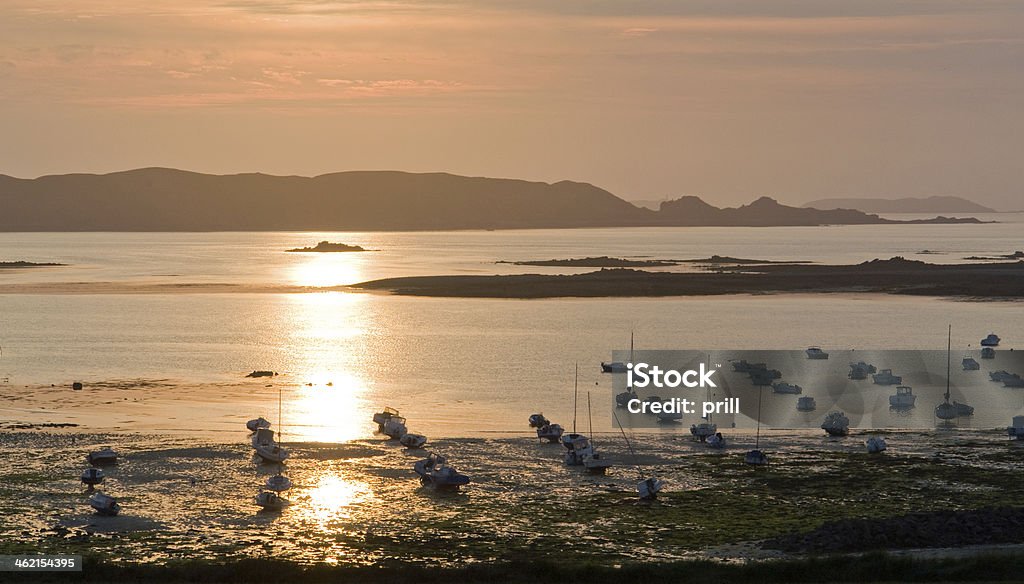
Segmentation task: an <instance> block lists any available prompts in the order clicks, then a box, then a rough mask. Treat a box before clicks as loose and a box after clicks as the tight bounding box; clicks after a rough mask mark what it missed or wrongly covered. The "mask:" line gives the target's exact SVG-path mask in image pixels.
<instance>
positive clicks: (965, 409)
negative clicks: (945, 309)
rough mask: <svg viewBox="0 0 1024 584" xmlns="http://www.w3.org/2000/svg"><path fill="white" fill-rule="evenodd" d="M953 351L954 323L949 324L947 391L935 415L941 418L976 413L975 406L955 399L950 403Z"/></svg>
mask: <svg viewBox="0 0 1024 584" xmlns="http://www.w3.org/2000/svg"><path fill="white" fill-rule="evenodd" d="M952 352H953V325H949V332H948V336H947V338H946V393H945V394H943V395H944V398H945V399H944V400H943V402H942V403H941V404H939V405H937V406H935V417H936V418H938V419H940V420H952V419H955V418H959V417H961V416H971V415H974V408H973V407H971V406H969V405H967V404H962V403H960V402H956V401H954V402H953V403H949V378H950V373H951V372H950V355H951V354H952Z"/></svg>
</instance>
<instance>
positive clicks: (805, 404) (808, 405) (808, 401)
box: [796, 395, 818, 412]
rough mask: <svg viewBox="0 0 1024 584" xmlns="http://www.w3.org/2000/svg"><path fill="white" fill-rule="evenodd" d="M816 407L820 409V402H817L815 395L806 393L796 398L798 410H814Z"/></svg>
mask: <svg viewBox="0 0 1024 584" xmlns="http://www.w3.org/2000/svg"><path fill="white" fill-rule="evenodd" d="M816 409H818V404H817V403H815V401H814V398H813V397H810V396H806V395H805V396H803V397H801V398H799V399H797V400H796V410H797V411H798V412H813V411H814V410H816Z"/></svg>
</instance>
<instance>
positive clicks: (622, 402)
mask: <svg viewBox="0 0 1024 584" xmlns="http://www.w3.org/2000/svg"><path fill="white" fill-rule="evenodd" d="M639 398H640V396H638V395H637V394H636V392H635V391H633V388H632V387H628V388H626V391H624V392H622V393H620V394H618V395H616V396H615V405H617V406H618V407H620V408H624V407H626V406H627V405H629V402H630V401H631V400H634V399H639Z"/></svg>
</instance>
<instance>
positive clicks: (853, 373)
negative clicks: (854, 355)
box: [847, 361, 878, 380]
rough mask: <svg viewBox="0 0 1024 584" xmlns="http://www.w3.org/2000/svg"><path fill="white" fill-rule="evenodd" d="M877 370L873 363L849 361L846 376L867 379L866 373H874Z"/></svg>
mask: <svg viewBox="0 0 1024 584" xmlns="http://www.w3.org/2000/svg"><path fill="white" fill-rule="evenodd" d="M877 371H878V370H877V369H875V366H874V365H871V364H870V363H865V362H864V361H858V362H857V363H850V373H848V374H847V377H849V378H850V379H854V380H860V379H867V378H868V375H871V374H873V373H876V372H877Z"/></svg>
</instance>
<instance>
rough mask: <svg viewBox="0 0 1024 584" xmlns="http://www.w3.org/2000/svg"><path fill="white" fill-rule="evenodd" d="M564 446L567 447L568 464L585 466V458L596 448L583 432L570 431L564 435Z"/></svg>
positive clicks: (566, 458) (566, 460)
mask: <svg viewBox="0 0 1024 584" xmlns="http://www.w3.org/2000/svg"><path fill="white" fill-rule="evenodd" d="M562 446H564V447H565V458H564V459H563V460H564V461H565V464H566V465H568V466H583V458H584V457H585V456H587V455H590V454H593V452H594V449H593V447H592V446H591V445H590V439H589V438H587V437H586V436H584V435H583V434H577V433H576V432H570V433H569V434H566V435H565V436H562Z"/></svg>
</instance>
